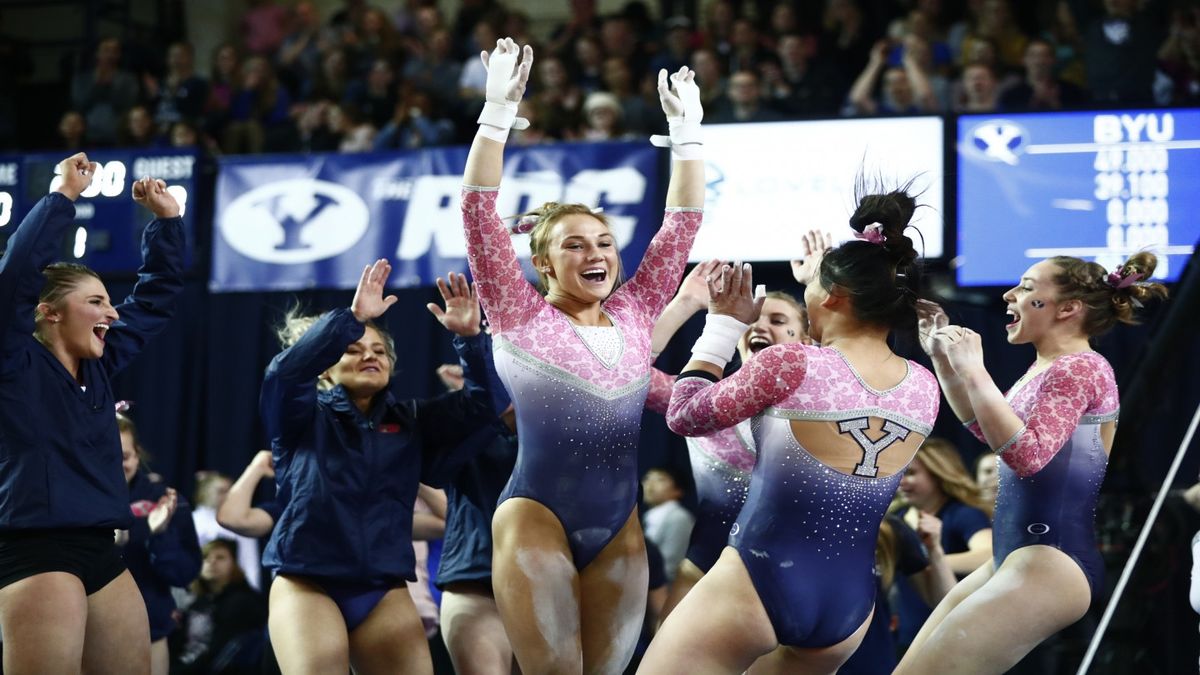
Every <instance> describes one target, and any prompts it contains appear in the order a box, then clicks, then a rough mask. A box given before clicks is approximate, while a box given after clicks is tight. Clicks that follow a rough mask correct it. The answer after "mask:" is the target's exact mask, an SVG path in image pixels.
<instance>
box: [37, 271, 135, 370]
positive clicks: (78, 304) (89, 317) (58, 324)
mask: <svg viewBox="0 0 1200 675" xmlns="http://www.w3.org/2000/svg"><path fill="white" fill-rule="evenodd" d="M38 311H39V314H40V315H41V317H42V318H41V319H40V321H39V334H40V335H42V336H43V337H44V338H45V339H47V340H49V341H51V342H54V343H55V344H56V345H58V346H60V347H61V348H62V350H63V352H64V353H65V354H66V355H68V356H70V357H72V358H75V359H98V358H100V357H101V356H103V355H104V338H105V336H106V335H107V334H108V330H109V328H111V327H112V324H113V323H114V322H115V321H116V320H117V318H118V315H117V310H116V309H114V308H113V306H112V304H111V303H110V302H109V299H108V291H107V290H105V288H104V282H102V281H100V280H99V279H97V278H96V277H93V276H88V275H81V276H79V277H77V278H76V279H75V280H74V285H73V286H72V287H71V288H70V290H67V291H66V292H65V293H64V294H63V296H62V298H61V299H59V300H58V301H56V302H42V303H41V304H39V305H38ZM44 324H49V326H48V327H47V328H48V329H46V328H43V327H42V326H43V325H44Z"/></svg>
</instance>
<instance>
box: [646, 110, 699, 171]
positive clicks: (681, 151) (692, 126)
mask: <svg viewBox="0 0 1200 675" xmlns="http://www.w3.org/2000/svg"><path fill="white" fill-rule="evenodd" d="M667 128H668V129H669V130H670V135H669V136H661V135H657V134H656V135H654V136H651V137H650V144H651V145H654V146H657V147H660V148H668V147H669V148H671V159H675V160H688V159H704V134H703V133H702V132H701V131H700V123H699V122H691V121H688V120H687V119H686V118H684V117H683V116H682V115H680V116H678V117H668V118H667Z"/></svg>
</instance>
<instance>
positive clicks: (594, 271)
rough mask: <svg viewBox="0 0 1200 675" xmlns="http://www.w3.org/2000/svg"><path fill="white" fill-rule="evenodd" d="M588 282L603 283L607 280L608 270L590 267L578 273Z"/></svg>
mask: <svg viewBox="0 0 1200 675" xmlns="http://www.w3.org/2000/svg"><path fill="white" fill-rule="evenodd" d="M579 276H581V277H583V280H584V281H586V282H588V283H589V284H603V283H604V282H605V281H608V270H606V269H604V268H603V267H591V268H588V269H586V270H584V271H582V272H580V273H579Z"/></svg>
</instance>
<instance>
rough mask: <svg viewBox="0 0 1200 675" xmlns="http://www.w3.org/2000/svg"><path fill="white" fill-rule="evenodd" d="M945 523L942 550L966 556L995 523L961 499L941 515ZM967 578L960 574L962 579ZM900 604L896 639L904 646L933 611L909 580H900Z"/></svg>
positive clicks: (944, 507)
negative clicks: (977, 537) (976, 537)
mask: <svg viewBox="0 0 1200 675" xmlns="http://www.w3.org/2000/svg"><path fill="white" fill-rule="evenodd" d="M936 515H937V517H938V518H940V519H941V521H942V550H943V551H945V552H946V553H962V552H964V551H966V550H968V547H967V542H969V541H970V540H971V537H972V536H973V535H974V534H975V533H976V532H978V531H980V530H986V529H988V528H990V527H991V526H992V523H991V520H989V519H988V516H987V514H986V513H984V512H983V511H980V510H979V509H977V508H975V507H973V506H967V505H966V504H963V503H962V502H960V501H958V500H957V499H951V500H950V501H948V502H946V504H945V505H944V506H943V507H942V508H941V510H939V511H938V512H937V514H936ZM964 576H966V575H965V574H964V575H959V579H962V578H963V577H964ZM896 590H897V594H898V598H899V599H898V602H897V607H896V613H897V614H898V615H899V616H900V627H899V629H898V630H897V631H896V640H897V642H898V643H899V644H901V645H909V644H912V641H913V638H915V637H917V632H918V631H920V630H921V626H922V625H923V624H924V623H925V620H926V619H928V618H929V614H930V613H931V612H932V611H933V608H932V607H930V606H929V605H927V604H925V601H924V600H922V599H921V595H920V594H919V593H917V589H916V588H914V587H913V585H912V584H911V583H909V582H908V580H907V579H905V578H903V577H899V578H897V579H896Z"/></svg>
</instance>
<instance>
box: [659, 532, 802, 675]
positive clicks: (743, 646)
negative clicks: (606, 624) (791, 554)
mask: <svg viewBox="0 0 1200 675" xmlns="http://www.w3.org/2000/svg"><path fill="white" fill-rule="evenodd" d="M778 644H779V641H778V640H777V639H776V637H775V630H774V629H773V628H772V627H771V620H770V619H769V618H767V612H766V610H765V609H763V606H762V602H760V601H759V599H758V594H757V592H755V590H754V585H753V584H752V583H751V581H750V575H749V574H748V573H747V572H746V567H745V566H744V565H743V564H742V560H741V558H740V557H738V554H737V551H735V550H734V549H732V548H726V549H725V550H724V552H722V553H721V557H720V559H718V560H717V563H716V564H715V565H713V568H712V569H711V570H709V572H708V574H706V575H705V576H704V578H703V579H701V580H700V582H699V583H697V584H696V587H695V588H693V589H692V591H691V592H690V593H688V594H687V596H686V597H684V599H683V601H682V602H680V603H679V606H678V607H676V608H675V611H674V612H672V613H671V616H670V617H669V618H668V619H667V621H666V622H665V623H664V624H663V626H662V628H661V629H659V631H658V635H657V636H656V637H655V638H654V641H653V642H651V643H650V648H649V649H648V650H646V655H645V657H643V658H642V664H641V666H640V667H639V668H638V672H639V673H646V674H647V675H661V674H665V673H688V674H693V673H694V674H695V675H710V674H716V673H742V672H745V670H746V669H747V668H749V667H750V665H751V664H753V663H754V661H755V660H756V659H757V658H759V657H760V656H762V655H764V654H767V653H769V652H770V651H771V650H773V649H775V647H776V646H778Z"/></svg>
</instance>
